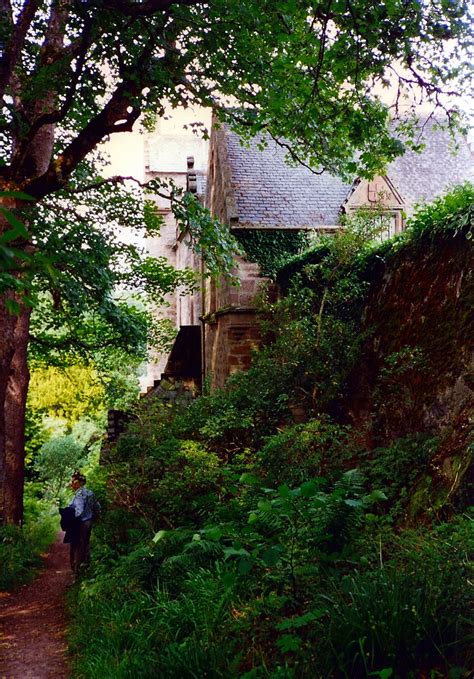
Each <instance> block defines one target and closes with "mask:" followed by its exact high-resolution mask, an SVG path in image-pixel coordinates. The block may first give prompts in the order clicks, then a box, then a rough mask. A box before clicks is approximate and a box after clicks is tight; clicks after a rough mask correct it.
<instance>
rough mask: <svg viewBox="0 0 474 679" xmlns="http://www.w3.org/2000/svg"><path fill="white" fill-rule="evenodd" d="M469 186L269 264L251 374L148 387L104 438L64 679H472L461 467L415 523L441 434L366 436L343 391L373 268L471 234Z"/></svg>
mask: <svg viewBox="0 0 474 679" xmlns="http://www.w3.org/2000/svg"><path fill="white" fill-rule="evenodd" d="M472 198H473V189H472V187H470V186H466V187H463V188H461V189H458V190H456V191H455V192H454V193H452V194H451V195H450V196H449V197H448V198H446V199H444V200H439V201H437V202H436V203H435V204H433V205H432V206H429V207H427V208H424V209H422V210H421V211H420V212H419V213H418V215H417V217H416V218H415V219H414V220H413V221H412V223H411V226H410V227H409V229H408V230H407V231H406V232H405V233H404V234H403V235H402V236H401V237H399V238H397V239H395V240H393V241H390V242H383V243H380V241H378V242H376V241H375V242H374V235H376V228H375V222H376V221H377V220H375V222H374V224H372V225H371V224H370V223H368V222H367V220H366V219H359V220H356V221H355V222H353V223H351V224H348V225H347V226H346V229H345V230H344V232H341V233H340V234H338V235H337V236H335V237H334V238H332V239H330V238H327V239H323V240H322V241H321V242H320V243H319V244H318V245H316V247H314V248H313V249H312V250H311V251H310V252H307V253H305V254H303V255H299V256H297V257H296V259H295V260H294V261H292V262H290V263H289V264H287V265H286V267H285V268H284V270H283V271H281V272H280V283H281V285H282V286H284V287H285V288H286V295H285V296H284V297H283V298H282V299H281V300H280V301H279V302H277V303H276V304H273V305H269V304H267V306H266V308H265V312H266V313H265V321H264V322H265V327H266V330H267V331H268V338H269V341H268V344H267V345H266V346H265V347H264V348H263V349H261V350H260V351H259V352H258V353H257V354H256V355H255V357H254V361H253V364H252V367H251V368H250V370H249V371H248V372H247V373H245V374H237V375H234V376H233V377H232V378H231V380H229V383H228V385H227V387H226V388H225V389H223V390H220V391H218V392H212V393H204V394H203V395H202V396H201V397H200V398H198V399H197V400H195V401H194V402H193V403H192V404H191V405H190V406H188V407H186V408H184V407H181V406H180V404H179V403H177V404H176V405H175V406H173V407H170V406H169V405H167V404H164V403H162V402H160V401H156V400H155V401H154V400H153V399H148V400H144V401H143V403H142V405H141V406H140V408H139V409H138V410H137V411H136V413H135V414H136V418H135V420H134V421H133V422H132V423H131V424H130V426H129V428H128V430H127V431H126V432H125V433H124V434H123V435H122V436H121V437H120V438H119V440H118V441H117V442H116V444H114V445H112V446H110V447H109V449H108V450H107V451H104V458H105V459H107V461H108V463H107V465H106V466H105V467H103V468H102V469H101V471H100V481H101V482H102V483H103V484H104V486H106V489H107V491H106V492H107V500H106V501H107V511H106V512H105V514H104V516H103V519H102V521H101V523H100V524H99V525H97V526H96V529H95V536H94V541H95V542H94V560H93V566H92V568H91V570H90V571H89V573H88V575H87V576H86V578H84V579H83V580H82V582H81V584H80V586H79V587H78V589H77V591H76V592H75V594H74V610H75V619H74V628H73V633H72V647H73V649H74V651H75V653H76V657H77V663H76V673H75V676H77V677H94V678H102V677H103V678H106V677H110V678H111V679H112V678H113V679H120V678H123V679H124V678H130V679H132V678H134V677H141V678H144V679H146V677H150V678H151V677H157V676H159V677H163V678H165V677H170V678H171V677H176V678H178V677H241V678H243V677H245V678H246V679H250V678H253V677H274V678H277V677H287V678H290V677H307V678H308V679H309V678H311V679H313V678H316V677H324V678H326V677H350V678H354V677H368V676H373V677H379V678H380V679H389V678H390V677H394V678H395V677H400V678H405V677H413V678H415V677H432V678H433V679H434V678H435V677H450V678H451V679H454V678H455V677H458V678H460V677H467V676H468V668H469V667H470V666H471V665H472V657H470V656H469V641H468V636H467V624H468V616H469V597H470V594H469V581H472V571H470V566H469V559H468V555H469V552H470V551H471V552H472V548H473V547H474V545H473V537H472V521H471V518H470V515H469V510H468V501H467V496H468V490H469V485H468V475H467V474H465V471H466V469H467V468H468V467H469V463H468V462H467V463H466V464H465V465H464V467H463V468H462V470H461V471H460V477H461V480H460V482H459V483H458V485H457V486H456V488H455V492H452V493H451V494H450V495H449V496H447V497H445V498H444V501H443V503H440V502H439V500H437V501H436V502H437V504H436V507H435V508H436V511H434V512H431V513H430V512H429V511H428V510H429V509H433V506H434V500H433V498H432V497H431V496H430V494H429V492H428V493H427V494H426V495H425V496H424V497H425V500H424V502H425V506H424V510H426V511H425V512H424V514H423V520H419V519H418V518H415V519H414V518H413V515H411V514H410V507H411V502H412V499H413V495H414V494H415V492H416V489H417V488H418V487H419V482H420V479H425V478H427V475H428V473H429V470H430V465H431V464H432V461H433V459H435V457H436V453H437V450H438V449H439V446H440V445H441V442H442V439H443V432H442V431H440V430H438V431H437V430H436V429H435V428H433V427H431V428H429V427H426V428H422V427H419V426H418V427H415V426H413V428H412V430H411V431H410V432H405V433H404V435H403V436H396V435H392V437H391V438H389V437H388V436H387V435H386V433H385V430H384V432H382V433H383V436H382V435H380V436H379V437H378V438H377V437H376V436H374V435H373V433H374V431H375V433H376V428H377V426H378V424H377V423H378V422H379V420H378V419H377V417H376V415H377V412H375V416H374V417H373V418H372V421H371V423H370V426H371V428H372V444H371V445H369V444H368V442H367V438H366V436H365V432H364V431H362V430H361V429H360V428H359V427H355V426H354V424H353V423H352V422H351V420H350V418H349V417H348V415H347V412H346V411H345V404H347V402H348V399H349V397H350V394H349V390H350V383H351V375H352V374H353V371H354V366H357V365H358V361H359V359H360V355H361V354H360V352H361V351H362V346H363V344H364V342H365V341H366V339H367V335H368V334H370V329H368V328H367V327H366V326H364V323H363V319H364V313H363V311H364V305H365V303H366V301H367V296H368V294H369V289H370V280H371V275H372V273H371V272H373V267H374V263H377V261H380V260H381V259H383V260H384V261H385V262H387V261H390V259H391V258H393V257H402V256H403V253H404V252H405V253H407V252H413V251H415V250H417V249H420V248H421V249H422V250H423V249H426V248H427V247H428V244H429V243H430V242H431V243H432V244H434V243H436V238H437V237H438V236H441V237H442V238H444V239H451V238H460V237H462V238H463V239H466V238H468V239H470V237H471V235H472V231H471V229H472V216H473V212H472V202H473V201H472ZM402 359H403V360H402ZM419 360H421V359H420V356H419V352H417V350H416V347H408V348H407V347H406V348H405V349H404V350H403V351H402V350H400V351H399V355H398V357H395V358H392V361H391V363H390V361H389V362H388V363H387V364H386V365H385V367H384V370H385V371H386V373H383V375H384V376H385V378H386V379H385V382H384V385H385V386H384V390H383V394H382V392H381V390H379V393H378V395H377V397H376V398H374V404H375V406H374V408H375V409H376V411H377V409H379V410H380V409H383V406H384V403H386V402H389V401H390V398H391V397H392V396H393V394H392V393H391V392H390V389H391V387H390V385H393V389H394V390H395V391H396V390H399V389H400V383H401V382H402V383H403V379H405V378H406V375H408V374H409V371H412V372H413V371H415V368H416V366H417V365H418V361H419ZM400 366H401V367H400ZM407 366H408V367H407ZM390 370H391V372H390ZM387 371H388V372H387ZM400 375H401V376H402V379H401V380H400V379H398V378H399V377H400ZM389 376H390V377H391V379H388V377H389ZM397 394H398V392H397ZM405 405H406V412H409V410H410V407H412V404H410V402H407V403H406V404H405ZM468 439H469V437H467V438H466V439H463V441H464V443H465V446H464V448H463V450H462V451H461V452H462V454H463V455H464V459H466V460H468V459H471V457H472V439H471V440H470V442H469V440H468ZM463 445H464V444H463ZM463 473H464V474H465V475H464V477H463ZM431 501H433V506H431V505H430V502H431Z"/></svg>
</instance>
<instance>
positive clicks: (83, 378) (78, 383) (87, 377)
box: [28, 364, 105, 424]
mask: <svg viewBox="0 0 474 679" xmlns="http://www.w3.org/2000/svg"><path fill="white" fill-rule="evenodd" d="M104 398H105V394H104V386H103V384H101V382H100V381H99V377H98V375H97V372H96V370H94V368H92V367H90V366H85V365H80V364H79V365H70V366H67V367H65V368H63V369H61V368H56V367H54V366H49V367H37V368H34V369H33V370H32V373H31V378H30V387H29V391H28V406H29V408H31V409H32V410H34V411H36V412H38V413H41V414H47V415H49V416H52V417H57V418H59V419H64V420H67V421H68V422H69V423H70V424H73V423H74V422H77V420H80V419H81V418H83V417H84V416H86V415H87V416H89V417H96V418H98V417H100V415H102V412H103V409H104Z"/></svg>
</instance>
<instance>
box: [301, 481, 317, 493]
mask: <svg viewBox="0 0 474 679" xmlns="http://www.w3.org/2000/svg"><path fill="white" fill-rule="evenodd" d="M300 489H301V495H302V497H313V496H314V495H316V493H317V492H318V486H317V485H316V483H315V482H314V481H305V483H302V484H301V486H300Z"/></svg>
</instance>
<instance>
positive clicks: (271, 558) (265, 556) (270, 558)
mask: <svg viewBox="0 0 474 679" xmlns="http://www.w3.org/2000/svg"><path fill="white" fill-rule="evenodd" d="M261 557H262V561H263V563H264V564H265V566H268V567H269V568H271V567H272V566H276V564H277V563H278V562H279V561H280V550H279V549H278V548H277V547H268V549H266V550H265V551H264V552H263V553H262V554H261Z"/></svg>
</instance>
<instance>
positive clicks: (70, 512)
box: [59, 507, 81, 542]
mask: <svg viewBox="0 0 474 679" xmlns="http://www.w3.org/2000/svg"><path fill="white" fill-rule="evenodd" d="M59 513H60V514H61V528H62V529H63V530H64V531H66V535H65V536H64V540H63V542H77V541H78V540H79V526H80V525H81V520H80V519H76V514H75V512H74V509H73V507H60V508H59Z"/></svg>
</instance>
